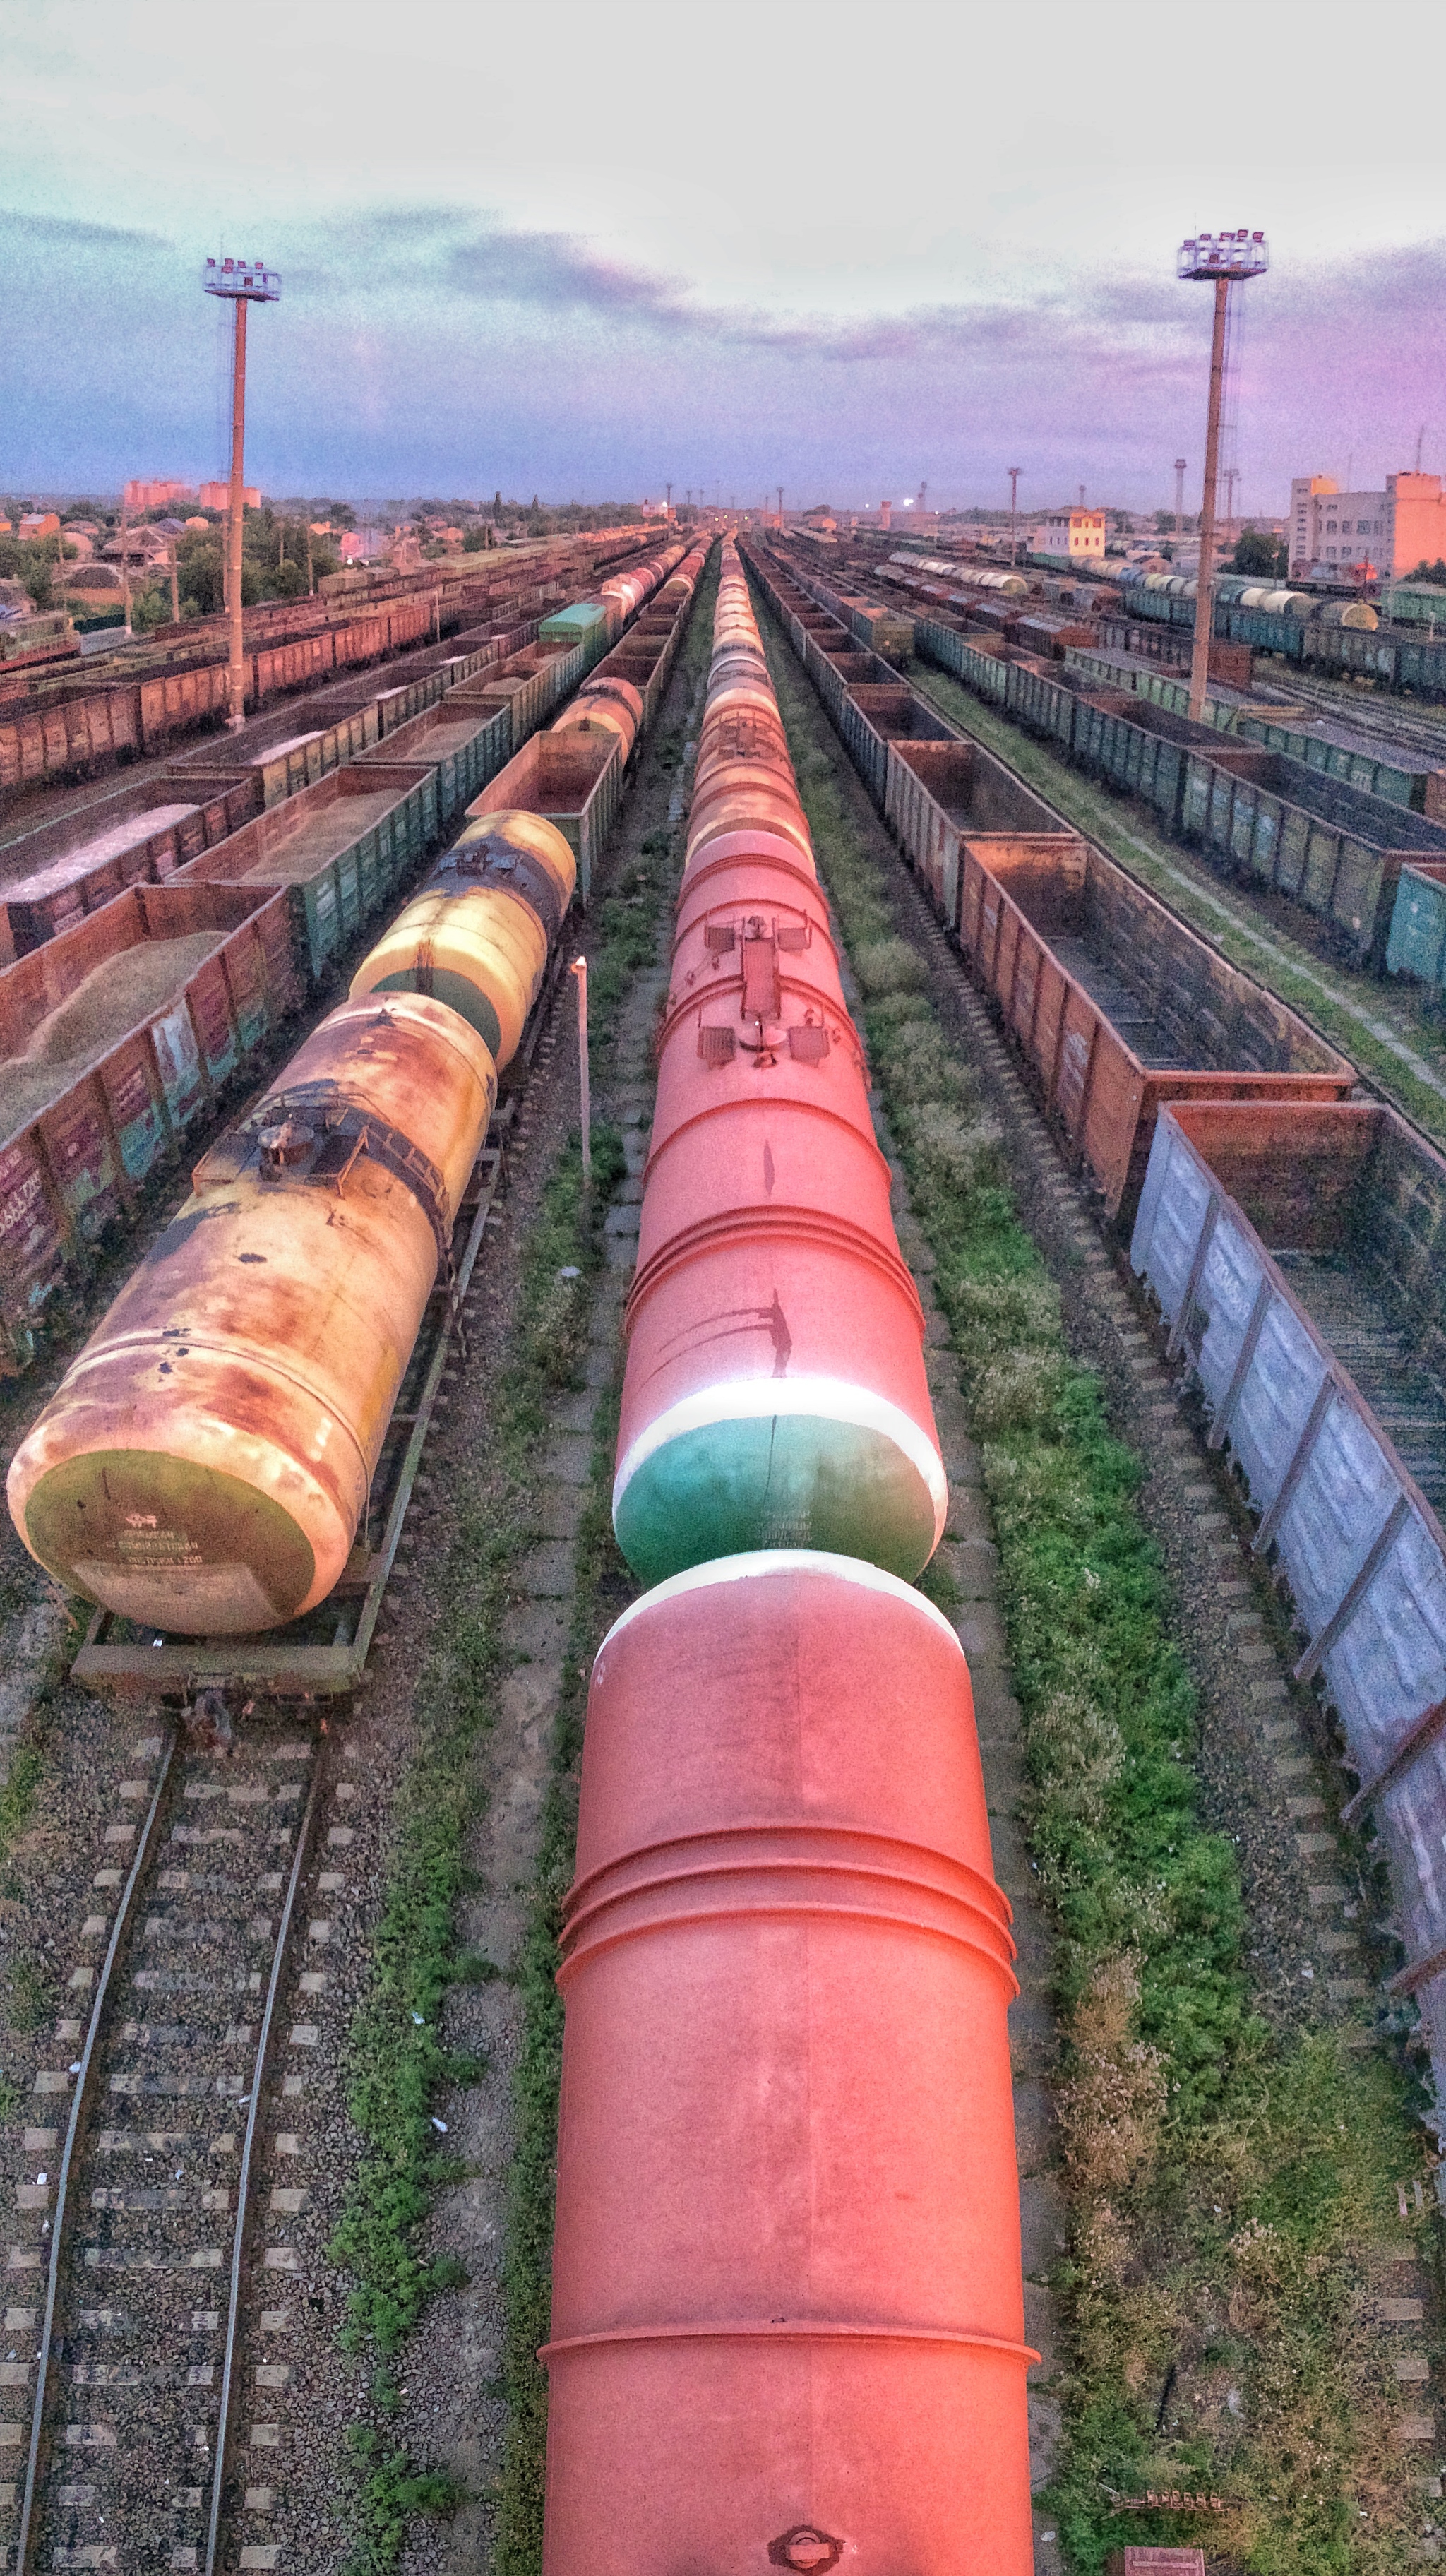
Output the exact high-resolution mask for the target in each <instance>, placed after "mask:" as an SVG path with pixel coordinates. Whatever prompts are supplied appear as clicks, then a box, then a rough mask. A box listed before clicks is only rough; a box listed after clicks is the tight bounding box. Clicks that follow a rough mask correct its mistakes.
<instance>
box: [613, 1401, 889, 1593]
mask: <svg viewBox="0 0 1446 2576" xmlns="http://www.w3.org/2000/svg"><path fill="white" fill-rule="evenodd" d="M613 1521H614V1527H615V1529H616V1531H617V1539H618V1545H619V1547H620V1548H621V1549H622V1552H623V1554H624V1556H625V1557H626V1558H627V1560H628V1563H629V1565H631V1566H632V1568H633V1570H634V1572H635V1573H636V1574H639V1575H640V1576H641V1577H642V1579H643V1581H644V1582H645V1583H661V1582H662V1581H663V1580H664V1578H665V1577H666V1576H667V1575H670V1574H681V1573H683V1572H684V1571H685V1569H686V1568H687V1567H688V1566H690V1565H706V1564H707V1563H709V1561H710V1560H711V1559H712V1558H713V1557H715V1556H741V1555H743V1554H745V1553H746V1552H747V1551H748V1550H750V1549H752V1548H760V1547H811V1548H823V1549H825V1550H827V1551H828V1553H829V1554H830V1555H833V1556H859V1557H863V1558H864V1559H865V1561H866V1562H867V1563H868V1564H870V1565H881V1566H883V1567H884V1569H885V1570H886V1572H888V1573H890V1574H898V1575H902V1576H903V1577H904V1579H905V1581H906V1582H908V1581H912V1579H913V1577H914V1576H915V1575H916V1574H919V1573H921V1572H922V1570H923V1568H924V1567H925V1566H926V1565H927V1564H928V1562H929V1558H930V1556H931V1555H932V1554H933V1550H934V1507H933V1503H932V1501H931V1499H930V1495H929V1492H928V1488H927V1487H926V1485H925V1483H924V1480H923V1478H922V1477H921V1476H920V1474H919V1472H918V1469H917V1468H916V1467H914V1466H913V1465H912V1464H911V1463H910V1461H909V1460H908V1459H907V1458H906V1457H905V1456H904V1454H903V1451H902V1450H901V1449H899V1448H898V1447H897V1445H896V1444H895V1442H894V1441H892V1440H890V1439H888V1438H887V1437H886V1435H885V1434H884V1433H883V1432H880V1431H873V1430H868V1429H865V1428H862V1427H861V1426H860V1425H858V1424H857V1423H851V1422H834V1421H830V1420H828V1419H827V1418H826V1417H825V1416H822V1415H819V1414H778V1415H771V1416H770V1415H764V1416H763V1417H762V1418H756V1417H755V1418H754V1419H751V1420H747V1421H742V1422H715V1423H710V1424H708V1425H707V1426H706V1427H705V1428H702V1429H699V1430H695V1431H684V1432H680V1433H679V1435H678V1437H677V1438H676V1439H675V1440H668V1441H665V1442H664V1443H663V1445H662V1446H661V1447H660V1448H658V1449H655V1450H654V1451H653V1454H652V1456H651V1457H650V1458H645V1459H644V1460H643V1463H642V1464H641V1466H639V1467H638V1468H637V1469H636V1470H635V1472H634V1474H633V1475H632V1477H631V1478H630V1479H629V1482H628V1485H627V1488H626V1490H625V1492H624V1493H623V1495H622V1497H621V1499H620V1500H619V1502H618V1504H617V1508H616V1510H615V1512H614V1515H613Z"/></svg>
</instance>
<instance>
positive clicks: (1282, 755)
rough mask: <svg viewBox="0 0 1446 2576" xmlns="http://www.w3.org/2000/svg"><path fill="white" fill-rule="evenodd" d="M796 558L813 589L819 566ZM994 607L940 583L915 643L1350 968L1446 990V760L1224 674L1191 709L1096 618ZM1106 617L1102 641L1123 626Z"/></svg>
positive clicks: (817, 590)
mask: <svg viewBox="0 0 1446 2576" xmlns="http://www.w3.org/2000/svg"><path fill="white" fill-rule="evenodd" d="M784 560H787V557H786V555H785V557H784ZM797 569H799V570H800V571H801V573H802V577H803V578H804V579H805V580H806V582H807V587H808V590H809V592H810V593H811V595H812V596H813V597H814V598H818V599H822V598H823V597H824V596H825V594H824V591H823V588H822V585H820V584H819V583H818V582H817V581H816V580H814V579H813V578H812V567H811V566H807V567H797ZM830 596H834V594H830ZM935 600H937V605H935V604H934V602H935ZM951 607H952V608H953V609H954V610H962V611H963V613H964V614H963V618H962V619H961V618H960V617H959V616H957V615H951V614H950V613H949V610H950V608H951ZM836 613H837V612H836ZM1252 613H1253V612H1252ZM995 614H999V615H1004V612H992V611H989V610H987V609H986V610H981V609H978V608H975V607H974V606H973V605H972V604H971V603H970V602H969V601H968V600H967V599H966V598H965V597H964V595H963V594H962V593H953V592H950V593H949V594H947V595H945V594H944V593H942V592H939V593H936V594H933V596H932V597H931V605H930V611H929V613H928V614H927V615H921V616H920V617H918V618H917V619H916V620H915V626H914V640H915V646H916V649H917V651H918V652H919V653H920V654H921V655H922V656H923V658H925V659H926V660H928V661H932V662H936V663H937V664H938V665H939V666H940V668H941V669H943V670H946V671H948V672H950V673H951V674H952V676H953V677H954V678H956V679H958V680H961V681H962V682H963V683H964V685H965V686H966V687H967V688H969V689H971V690H973V691H974V692H975V694H976V695H978V696H980V697H983V698H984V699H986V700H987V701H988V702H989V703H990V704H992V705H994V706H996V707H998V708H999V709H1000V710H1001V711H1002V712H1003V713H1004V714H1006V715H1008V716H1010V717H1011V718H1012V719H1013V720H1014V721H1016V722H1017V723H1019V724H1021V725H1024V726H1025V727H1027V728H1028V729H1029V730H1030V731H1031V732H1033V733H1038V734H1042V735H1043V736H1044V737H1045V738H1046V739H1047V740H1048V741H1050V742H1051V744H1053V745H1057V746H1058V747H1059V748H1060V749H1061V750H1062V751H1063V752H1065V753H1067V754H1068V755H1069V756H1070V757H1071V758H1073V759H1074V760H1075V761H1076V762H1077V763H1078V764H1079V765H1080V766H1081V767H1083V768H1086V769H1089V770H1090V771H1092V772H1093V773H1094V775H1095V776H1097V777H1102V778H1104V779H1105V780H1106V781H1107V783H1108V784H1109V785H1110V786H1111V787H1113V788H1116V789H1118V790H1119V791H1121V792H1122V793H1124V794H1126V795H1132V796H1138V797H1140V798H1141V799H1142V800H1143V801H1144V802H1145V803H1147V804H1148V805H1150V806H1151V807H1152V808H1153V810H1154V813H1155V815H1156V817H1157V819H1158V821H1159V824H1160V826H1161V828H1162V829H1163V830H1164V831H1165V832H1166V833H1168V834H1170V835H1171V836H1172V837H1173V838H1176V839H1179V840H1183V841H1186V842H1190V843H1192V844H1194V845H1196V846H1197V847H1202V848H1203V849H1204V851H1205V853H1206V855H1207V857H1208V858H1209V859H1210V861H1211V864H1212V865H1214V866H1217V867H1218V868H1219V869H1220V870H1221V872H1222V873H1223V874H1226V875H1229V876H1232V877H1235V878H1239V879H1242V880H1245V881H1246V882H1251V881H1254V882H1256V883H1258V884H1260V885H1261V886H1263V887H1265V888H1266V889H1268V890H1269V891H1270V892H1271V893H1272V894H1280V895H1286V896H1288V897H1289V898H1290V900H1291V901H1292V902H1294V903H1298V904H1300V905H1301V906H1302V907H1303V909H1304V910H1306V911H1308V912H1310V913H1312V914H1314V915H1315V916H1316V917H1317V918H1318V919H1319V920H1321V921H1322V922H1324V923H1325V924H1326V925H1327V926H1328V927H1329V929H1330V931H1331V933H1332V937H1333V942H1334V944H1335V945H1336V946H1337V947H1338V950H1339V953H1340V954H1341V956H1342V957H1343V959H1345V960H1346V961H1348V962H1349V963H1351V964H1352V965H1354V966H1357V967H1359V968H1362V969H1365V970H1368V971H1371V972H1374V973H1382V972H1385V973H1390V974H1400V975H1408V976H1410V977H1411V978H1413V980H1415V981H1417V982H1419V983H1422V984H1424V985H1426V986H1427V987H1428V988H1431V989H1433V990H1434V991H1435V992H1437V993H1442V992H1446V829H1443V827H1442V816H1443V813H1446V787H1443V780H1446V772H1443V771H1441V770H1440V769H1438V768H1437V767H1436V765H1435V763H1434V762H1433V759H1432V757H1431V754H1430V752H1429V750H1425V749H1423V750H1420V751H1418V752H1416V753H1415V754H1413V753H1411V752H1410V751H1406V752H1403V753H1401V754H1400V755H1399V756H1398V757H1397V758H1396V760H1395V761H1392V760H1391V759H1389V758H1383V757H1382V756H1381V751H1380V746H1379V744H1377V743H1375V742H1374V741H1373V742H1369V743H1365V742H1359V741H1353V740H1352V738H1351V736H1350V734H1349V730H1348V728H1346V727H1336V728H1332V730H1333V732H1334V734H1335V740H1334V741H1331V740H1330V739H1323V738H1314V739H1312V738H1311V737H1310V736H1309V735H1308V734H1307V732H1306V731H1305V720H1304V719H1303V718H1302V720H1301V722H1300V724H1299V725H1295V724H1293V723H1292V716H1293V714H1294V712H1295V711H1292V710H1290V709H1282V708H1278V707H1277V708H1274V709H1272V708H1270V707H1269V706H1268V705H1264V704H1260V703H1259V702H1257V701H1253V700H1251V699H1250V698H1248V697H1245V696H1239V697H1232V695H1231V692H1230V690H1229V689H1228V688H1226V689H1225V690H1224V691H1219V690H1217V691H1216V692H1215V694H1214V696H1213V697H1212V700H1211V702H1210V707H1211V712H1212V713H1213V717H1214V721H1213V722H1211V723H1208V724H1205V725H1197V724H1192V723H1191V722H1189V720H1188V719H1187V717H1186V716H1185V715H1183V714H1182V713H1180V712H1179V711H1178V706H1175V707H1172V706H1171V705H1170V704H1169V703H1168V702H1167V701H1168V698H1169V696H1171V695H1174V696H1175V697H1176V698H1177V699H1182V698H1183V697H1184V694H1185V692H1184V688H1183V684H1182V685H1181V687H1180V688H1179V689H1178V690H1168V689H1166V688H1164V687H1162V685H1161V683H1160V680H1159V677H1158V675H1157V674H1156V673H1153V672H1151V673H1150V674H1148V686H1147V685H1146V675H1145V674H1144V673H1143V672H1142V671H1141V668H1140V665H1139V664H1138V663H1132V662H1131V661H1129V660H1128V659H1122V657H1120V656H1119V655H1117V654H1116V655H1111V654H1109V653H1108V652H1107V651H1105V650H1097V649H1095V648H1094V647H1093V646H1092V645H1091V642H1090V637H1091V635H1092V633H1093V630H1091V629H1089V628H1086V627H1083V626H1081V627H1078V628H1074V629H1070V628H1063V629H1057V630H1056V632H1055V634H1054V635H1053V637H1052V638H1051V637H1049V636H1048V635H1047V633H1046V629H1047V627H1048V626H1049V624H1050V622H1051V621H1048V620H1045V619H1034V620H1026V619H1024V618H1021V617H1019V616H1017V615H1014V614H1013V613H1010V614H1008V615H1007V616H1006V617H1005V623H1004V625H1003V628H1002V630H1001V631H999V633H998V640H997V641H996V640H995V636H994V635H993V634H988V633H985V632H983V631H982V626H983V621H984V620H985V619H987V618H990V617H992V616H993V615H995ZM1151 631H1153V630H1151ZM1342 631H1345V632H1354V631H1356V630H1354V629H1345V630H1342ZM1099 632H1100V635H1101V638H1102V641H1103V642H1104V643H1105V644H1108V642H1109V640H1110V638H1111V635H1112V633H1113V634H1114V635H1115V636H1116V637H1117V636H1118V633H1119V629H1118V628H1114V629H1112V628H1111V627H1110V626H1109V625H1105V626H1104V627H1102V628H1101V629H1100V630H1099ZM1051 646H1052V647H1053V648H1056V649H1057V650H1058V651H1059V652H1060V653H1063V652H1064V648H1065V647H1066V646H1071V647H1073V648H1075V649H1072V650H1071V651H1069V652H1068V654H1067V655H1066V656H1065V658H1064V659H1063V660H1060V659H1055V658H1047V656H1048V654H1049V651H1050V648H1051ZM1031 648H1033V649H1031ZM1232 649H1234V648H1232V647H1231V646H1229V645H1217V646H1215V647H1214V648H1213V652H1214V653H1216V654H1220V653H1225V652H1229V651H1231V650H1232ZM1242 649H1243V648H1242ZM879 676H880V677H882V676H883V675H882V673H880V674H879ZM1137 683H1138V685H1136V684H1137ZM1257 706H1258V713H1256V712H1252V709H1253V708H1256V707H1257Z"/></svg>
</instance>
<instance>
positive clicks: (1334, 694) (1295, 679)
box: [1255, 669, 1446, 762]
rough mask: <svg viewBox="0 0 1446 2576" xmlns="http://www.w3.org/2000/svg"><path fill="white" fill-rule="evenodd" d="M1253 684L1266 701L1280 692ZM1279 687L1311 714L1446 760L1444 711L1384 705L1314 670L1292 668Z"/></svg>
mask: <svg viewBox="0 0 1446 2576" xmlns="http://www.w3.org/2000/svg"><path fill="white" fill-rule="evenodd" d="M1255 685H1256V691H1257V692H1258V694H1259V696H1260V697H1261V698H1262V699H1264V700H1266V701H1267V702H1270V703H1274V702H1275V699H1276V697H1277V696H1278V695H1279V694H1280V692H1278V691H1276V690H1274V689H1273V687H1272V685H1271V684H1270V683H1269V682H1262V681H1257V682H1256V684H1255ZM1281 687H1282V689H1283V691H1284V694H1285V695H1286V696H1288V697H1292V698H1299V699H1300V701H1301V703H1302V705H1303V706H1307V707H1309V708H1310V710H1311V712H1312V714H1314V715H1322V716H1335V717H1337V718H1338V719H1339V720H1340V721H1341V723H1343V724H1348V725H1349V726H1350V727H1351V728H1352V730H1353V731H1354V732H1356V733H1363V734H1369V736H1370V738H1371V740H1372V741H1373V742H1381V743H1385V744H1391V743H1399V744H1403V745H1408V746H1409V747H1410V749H1411V750H1413V751H1425V752H1430V753H1432V754H1433V755H1434V756H1435V757H1436V758H1438V759H1440V760H1441V761H1443V762H1446V714H1442V715H1440V716H1430V715H1427V714H1426V713H1425V711H1424V710H1423V709H1420V708H1411V709H1406V708H1404V707H1401V706H1399V705H1398V704H1397V705H1391V706H1387V705H1385V704H1383V703H1382V701H1381V699H1380V698H1377V697H1371V696H1368V695H1367V693H1366V692H1365V690H1363V689H1355V688H1352V687H1351V686H1350V684H1349V682H1346V681H1339V680H1323V679H1321V678H1319V677H1318V676H1316V675H1315V674H1314V673H1308V672H1300V671H1296V670H1294V669H1290V672H1289V678H1288V680H1286V681H1284V682H1282V684H1281Z"/></svg>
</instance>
